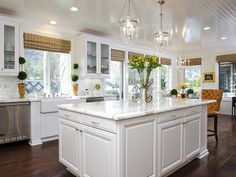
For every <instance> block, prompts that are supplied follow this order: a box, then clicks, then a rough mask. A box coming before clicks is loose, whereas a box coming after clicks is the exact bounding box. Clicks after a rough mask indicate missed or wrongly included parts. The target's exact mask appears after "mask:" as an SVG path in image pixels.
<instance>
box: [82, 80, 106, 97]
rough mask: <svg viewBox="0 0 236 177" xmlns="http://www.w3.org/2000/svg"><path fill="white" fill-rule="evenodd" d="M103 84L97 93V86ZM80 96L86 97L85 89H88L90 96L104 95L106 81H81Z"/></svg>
mask: <svg viewBox="0 0 236 177" xmlns="http://www.w3.org/2000/svg"><path fill="white" fill-rule="evenodd" d="M97 83H99V84H101V89H100V90H99V91H97V90H96V89H95V85H96V84H97ZM78 84H79V95H85V89H88V91H89V95H101V94H104V79H79V81H78Z"/></svg>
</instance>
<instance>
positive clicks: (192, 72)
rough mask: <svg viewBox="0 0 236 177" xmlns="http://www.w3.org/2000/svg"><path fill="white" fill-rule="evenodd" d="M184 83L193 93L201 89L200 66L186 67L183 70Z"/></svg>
mask: <svg viewBox="0 0 236 177" xmlns="http://www.w3.org/2000/svg"><path fill="white" fill-rule="evenodd" d="M185 83H187V84H188V85H189V87H190V88H192V89H193V90H194V91H195V92H199V91H200V89H201V65H195V66H188V67H186V68H185Z"/></svg>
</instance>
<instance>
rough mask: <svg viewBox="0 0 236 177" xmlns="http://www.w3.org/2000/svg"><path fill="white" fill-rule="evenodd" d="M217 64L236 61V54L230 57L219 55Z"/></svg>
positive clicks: (229, 55)
mask: <svg viewBox="0 0 236 177" xmlns="http://www.w3.org/2000/svg"><path fill="white" fill-rule="evenodd" d="M216 61H217V62H232V61H236V54H228V55H219V56H217V57H216Z"/></svg>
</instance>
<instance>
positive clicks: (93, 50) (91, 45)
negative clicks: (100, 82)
mask: <svg viewBox="0 0 236 177" xmlns="http://www.w3.org/2000/svg"><path fill="white" fill-rule="evenodd" d="M87 73H88V74H96V73H97V43H96V42H90V41H88V42H87Z"/></svg>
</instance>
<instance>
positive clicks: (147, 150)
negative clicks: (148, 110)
mask: <svg viewBox="0 0 236 177" xmlns="http://www.w3.org/2000/svg"><path fill="white" fill-rule="evenodd" d="M145 118H146V119H147V120H145V119H144V120H145V121H143V120H142V121H139V122H137V121H135V120H131V121H128V122H125V123H124V124H123V125H122V132H123V137H122V147H123V151H122V157H123V162H124V163H122V168H123V169H124V170H123V174H122V176H124V177H155V176H156V168H155V155H156V153H155V152H156V145H155V139H156V136H155V118H154V117H153V116H151V117H150V116H145Z"/></svg>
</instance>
